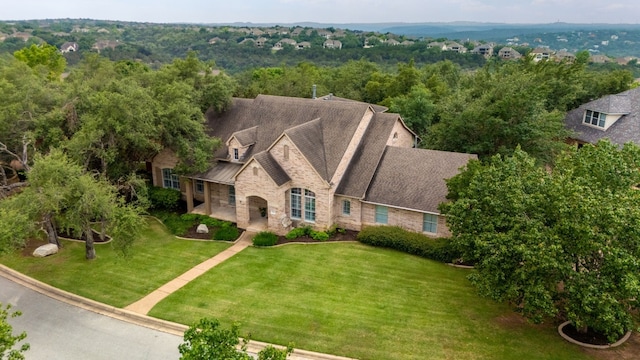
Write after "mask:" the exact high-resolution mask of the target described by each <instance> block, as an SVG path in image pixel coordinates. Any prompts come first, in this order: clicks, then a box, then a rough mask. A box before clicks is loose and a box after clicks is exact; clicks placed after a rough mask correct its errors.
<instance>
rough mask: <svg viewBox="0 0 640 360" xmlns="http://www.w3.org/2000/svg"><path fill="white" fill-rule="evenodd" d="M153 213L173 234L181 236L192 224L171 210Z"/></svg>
mask: <svg viewBox="0 0 640 360" xmlns="http://www.w3.org/2000/svg"><path fill="white" fill-rule="evenodd" d="M153 215H154V216H155V217H157V218H158V219H160V221H162V223H163V224H164V226H166V227H167V230H169V232H170V233H172V234H173V235H177V236H182V235H184V234H186V233H187V230H189V228H191V226H193V221H185V220H184V219H183V218H182V216H180V215H178V214H176V213H173V212H169V211H155V212H154V213H153Z"/></svg>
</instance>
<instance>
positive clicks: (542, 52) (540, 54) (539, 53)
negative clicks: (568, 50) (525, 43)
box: [530, 47, 552, 62]
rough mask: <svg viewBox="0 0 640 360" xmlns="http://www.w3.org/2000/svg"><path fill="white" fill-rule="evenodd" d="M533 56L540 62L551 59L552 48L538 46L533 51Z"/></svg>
mask: <svg viewBox="0 0 640 360" xmlns="http://www.w3.org/2000/svg"><path fill="white" fill-rule="evenodd" d="M530 54H531V57H532V58H533V61H535V62H538V61H542V60H549V59H550V58H551V55H552V53H551V50H549V49H548V48H541V47H537V48H535V49H533V50H532V51H531V53H530Z"/></svg>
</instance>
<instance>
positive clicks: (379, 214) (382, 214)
mask: <svg viewBox="0 0 640 360" xmlns="http://www.w3.org/2000/svg"><path fill="white" fill-rule="evenodd" d="M388 219H389V217H388V215H387V207H386V206H380V205H376V223H377V224H386V223H387V221H388Z"/></svg>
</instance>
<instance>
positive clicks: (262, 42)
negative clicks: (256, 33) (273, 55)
mask: <svg viewBox="0 0 640 360" xmlns="http://www.w3.org/2000/svg"><path fill="white" fill-rule="evenodd" d="M267 41H268V40H267V38H264V37H259V38H257V39H256V46H257V47H259V48H261V47H264V45H265V44H266V43H267Z"/></svg>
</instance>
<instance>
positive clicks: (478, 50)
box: [471, 44, 493, 58]
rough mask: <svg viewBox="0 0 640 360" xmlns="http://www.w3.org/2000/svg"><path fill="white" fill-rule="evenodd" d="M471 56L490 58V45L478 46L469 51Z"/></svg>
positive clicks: (491, 48) (491, 53) (491, 54)
mask: <svg viewBox="0 0 640 360" xmlns="http://www.w3.org/2000/svg"><path fill="white" fill-rule="evenodd" d="M471 53H472V54H480V55H482V56H484V57H485V58H490V57H492V56H493V45H492V44H482V45H478V46H476V47H474V48H473V50H471Z"/></svg>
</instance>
